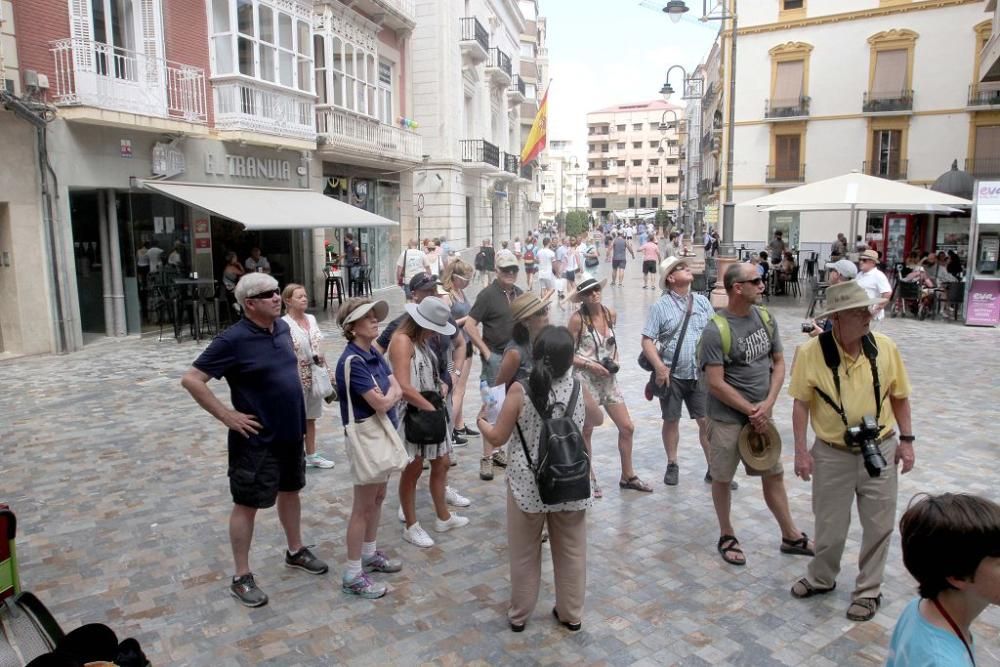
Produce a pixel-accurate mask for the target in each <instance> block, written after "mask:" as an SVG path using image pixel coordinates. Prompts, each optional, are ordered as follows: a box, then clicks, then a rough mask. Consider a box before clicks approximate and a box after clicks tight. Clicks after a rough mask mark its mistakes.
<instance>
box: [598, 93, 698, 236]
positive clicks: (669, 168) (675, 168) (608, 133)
mask: <svg viewBox="0 0 1000 667" xmlns="http://www.w3.org/2000/svg"><path fill="white" fill-rule="evenodd" d="M683 116H684V109H683V108H682V107H679V106H674V105H672V104H669V103H668V102H665V101H662V100H654V101H651V102H638V103H633V104H621V105H617V106H613V107H608V108H606V109H600V110H598V111H592V112H590V113H588V114H587V153H586V159H587V165H586V166H587V197H588V200H589V202H590V208H591V210H592V212H593V215H594V216H595V218H596V217H600V218H605V217H607V215H608V214H609V213H610V212H612V211H616V210H617V211H620V210H623V209H634V208H655V209H666V210H667V211H670V212H675V211H676V209H677V203H678V197H679V196H680V183H679V179H680V177H681V168H680V163H681V159H680V154H681V149H680V140H679V136H678V124H679V122H680V120H681V119H682V118H683Z"/></svg>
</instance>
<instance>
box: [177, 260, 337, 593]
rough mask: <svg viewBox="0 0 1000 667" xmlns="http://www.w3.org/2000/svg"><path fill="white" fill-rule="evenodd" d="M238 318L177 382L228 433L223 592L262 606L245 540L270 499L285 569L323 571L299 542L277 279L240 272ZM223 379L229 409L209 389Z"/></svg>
mask: <svg viewBox="0 0 1000 667" xmlns="http://www.w3.org/2000/svg"><path fill="white" fill-rule="evenodd" d="M235 296H236V301H237V302H238V303H239V304H240V306H241V307H242V308H243V313H244V317H243V319H241V320H240V321H239V322H237V323H236V324H234V325H233V326H231V327H230V328H228V329H226V330H225V331H224V332H222V333H221V334H219V335H218V336H217V337H216V338H215V340H213V341H212V343H211V344H210V345H209V346H208V348H206V349H205V351H204V352H202V353H201V355H200V356H199V357H198V358H197V359H196V360H195V362H194V364H193V365H192V367H191V368H190V369H188V371H187V372H186V373H185V374H184V377H183V378H182V379H181V386H183V387H184V388H185V389H186V390H187V391H188V393H190V394H191V396H192V398H194V400H195V401H197V402H198V405H200V406H201V407H202V408H203V409H204V410H205V411H206V412H208V413H209V414H210V415H212V416H213V417H215V418H216V419H218V420H219V421H220V422H222V423H223V424H225V425H226V427H227V428H229V447H228V449H229V489H230V492H231V493H232V496H233V511H232V514H231V515H230V518H229V539H230V542H231V543H232V547H233V560H234V561H235V564H236V574H235V576H234V577H233V580H232V583H231V584H230V587H229V592H230V593H231V594H232V595H233V597H235V598H236V599H238V600H239V601H240V602H242V603H243V604H244V605H246V606H248V607H260V606H262V605H265V604H267V595H265V594H264V592H263V591H262V590H260V589H259V588H258V587H257V584H256V582H255V581H254V577H253V574H252V573H251V571H250V541H251V539H252V537H253V527H254V519H255V518H256V515H257V510H258V509H263V508H267V507H271V506H273V505H274V504H275V501H277V504H278V519H279V520H280V521H281V525H282V527H283V528H284V529H285V536H286V538H287V539H288V551H287V552H286V553H285V565H286V566H287V567H294V568H298V569H300V570H305V571H306V572H309V573H310V574H323V573H325V572H326V571H327V569H328V568H327V565H326V563H324V562H323V561H321V560H319V559H318V558H316V556H314V555H313V554H312V552H311V551H310V550H309V548H308V547H306V546H304V545H303V544H302V534H301V521H300V516H301V504H300V502H299V491H300V490H301V489H302V488H303V487H304V486H305V485H306V468H305V453H304V449H303V437H304V434H305V430H306V422H305V418H306V413H305V403H304V399H303V397H302V385H301V382H300V380H299V372H298V361H297V360H296V356H295V352H294V350H293V348H292V339H291V335H290V333H289V329H288V325H287V324H286V323H285V322H283V321H282V320H281V318H280V315H281V298H280V292H279V291H278V281H276V280H275V279H274V278H272V277H271V276H270V275H268V274H266V273H248V274H246V275H245V276H243V277H242V278H241V279H240V281H239V282H238V283H237V284H236V292H235ZM223 377H224V378H226V382H227V383H228V384H229V391H230V400H231V402H232V404H233V407H232V408H228V407H226V406H225V405H224V404H223V403H222V401H220V400H219V399H218V398H217V397H216V396H215V394H214V393H213V392H212V390H211V389H209V388H208V381H209V380H211V379H212V378H215V379H216V380H218V379H219V378H223Z"/></svg>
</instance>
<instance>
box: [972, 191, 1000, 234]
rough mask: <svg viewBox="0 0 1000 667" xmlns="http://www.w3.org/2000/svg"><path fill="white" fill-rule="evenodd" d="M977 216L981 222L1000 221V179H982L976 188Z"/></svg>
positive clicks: (993, 222) (994, 222)
mask: <svg viewBox="0 0 1000 667" xmlns="http://www.w3.org/2000/svg"><path fill="white" fill-rule="evenodd" d="M976 218H977V219H978V221H979V223H980V224H983V223H986V224H996V223H1000V181H980V182H979V186H978V189H977V190H976Z"/></svg>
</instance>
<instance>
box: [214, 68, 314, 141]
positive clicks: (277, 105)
mask: <svg viewBox="0 0 1000 667" xmlns="http://www.w3.org/2000/svg"><path fill="white" fill-rule="evenodd" d="M212 89H213V90H214V92H215V126H216V127H217V128H218V129H220V130H248V131H251V132H262V133H264V134H275V135H278V136H282V137H291V138H294V139H305V140H307V141H315V139H316V112H315V109H316V105H315V104H314V102H313V96H312V95H310V94H308V93H296V92H294V91H289V90H282V89H276V88H271V87H269V86H267V85H266V84H263V83H260V82H257V81H248V80H245V79H232V80H228V81H214V82H213V83H212Z"/></svg>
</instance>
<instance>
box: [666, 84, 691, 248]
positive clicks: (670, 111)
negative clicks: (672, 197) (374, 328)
mask: <svg viewBox="0 0 1000 667" xmlns="http://www.w3.org/2000/svg"><path fill="white" fill-rule="evenodd" d="M674 67H679V65H674ZM670 69H673V67H671V68H670ZM681 71H682V72H683V71H684V69H683V68H681ZM668 72H669V70H668ZM686 78H687V77H686V73H685V79H686ZM663 87H664V88H669V87H670V83H669V82H668V83H665V84H663ZM667 114H670V115H672V116H673V117H674V130H675V132H676V133H677V135H678V137H679V136H680V119H679V118H678V117H677V112H676V111H674V110H673V109H666V110H665V111H664V112H663V114H662V115H661V116H660V127H659V128H658V129H659V130H660V132H661V133H663V134H664V135H666V133H667V130H668V129H670V126H669V125H667V122H666V118H667ZM664 141H666V142H667V147H668V148H669V147H670V141H669V140H668V139H667V137H666V136H664V137H663V139H660V149H659V152H660V153H661V154H662V153H663V142H664ZM677 141H678V148H679V147H680V139H679V138H678V140H677ZM670 154H671V153H670V151H667V153H666V155H667V156H669V155H670ZM685 165H686V166H685V170H684V171H683V174H684V176H685V177H687V176H688V175H689V174H688V172H690V170H691V156H690V153H689V154H688V155H687V156H686V157H685ZM662 170H663V169H662V167H661V168H660V171H661V172H662ZM681 174H682V170H681V168H680V164H678V165H677V217H676V218H675V219H674V222H675V223H676V224H679V225H681V230H682V231H683V232H685V233H687V231H688V229H687V225H685V224H684V223H683V222H682V220H683V216H682V214H681V201H682V200H681ZM660 180H661V181H662V180H663V178H662V173H661V177H660ZM662 189H663V186H662V185H661V186H660V190H661V191H662ZM661 198H662V195H661ZM693 234H694V232H693V231H692V235H693Z"/></svg>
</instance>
